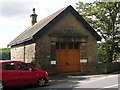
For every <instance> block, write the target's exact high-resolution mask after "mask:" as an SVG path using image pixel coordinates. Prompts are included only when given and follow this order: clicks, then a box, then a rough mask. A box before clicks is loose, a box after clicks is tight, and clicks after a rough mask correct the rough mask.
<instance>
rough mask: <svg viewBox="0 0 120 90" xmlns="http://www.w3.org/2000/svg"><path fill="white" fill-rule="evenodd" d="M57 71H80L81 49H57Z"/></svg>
mask: <svg viewBox="0 0 120 90" xmlns="http://www.w3.org/2000/svg"><path fill="white" fill-rule="evenodd" d="M56 62H57V64H56V70H57V73H63V72H75V71H80V50H79V49H57V50H56Z"/></svg>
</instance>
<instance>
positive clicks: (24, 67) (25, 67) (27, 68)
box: [17, 63, 33, 71]
mask: <svg viewBox="0 0 120 90" xmlns="http://www.w3.org/2000/svg"><path fill="white" fill-rule="evenodd" d="M17 65H18V70H28V71H33V68H32V67H30V66H28V65H27V64H23V63H17Z"/></svg>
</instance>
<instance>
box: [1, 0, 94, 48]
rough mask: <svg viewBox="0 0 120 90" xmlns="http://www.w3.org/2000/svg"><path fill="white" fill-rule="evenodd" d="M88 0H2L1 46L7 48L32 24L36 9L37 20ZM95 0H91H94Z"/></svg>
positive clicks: (90, 0)
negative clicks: (31, 20) (31, 19)
mask: <svg viewBox="0 0 120 90" xmlns="http://www.w3.org/2000/svg"><path fill="white" fill-rule="evenodd" d="M79 1H84V2H85V1H86V2H87V1H88V0H0V48H6V47H7V44H9V43H10V42H11V41H12V40H13V39H14V38H16V37H17V36H18V35H19V34H20V33H22V32H23V31H24V30H25V29H26V28H27V27H29V26H30V14H32V9H33V8H35V9H36V14H37V15H38V18H37V20H38V21H39V20H41V19H43V18H45V17H47V16H49V15H50V14H52V13H54V12H56V11H57V10H59V9H61V8H63V7H66V6H69V5H72V6H73V7H74V8H75V6H76V5H75V3H77V2H79ZM92 1H94V0H89V2H92Z"/></svg>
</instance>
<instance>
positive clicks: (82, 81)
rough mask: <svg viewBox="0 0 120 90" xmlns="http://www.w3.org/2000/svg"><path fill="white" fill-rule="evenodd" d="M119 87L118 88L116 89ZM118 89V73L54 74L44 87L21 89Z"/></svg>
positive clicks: (119, 77)
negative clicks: (87, 74)
mask: <svg viewBox="0 0 120 90" xmlns="http://www.w3.org/2000/svg"><path fill="white" fill-rule="evenodd" d="M118 88H119V89H118ZM61 89H62V90H67V89H68V90H120V74H113V75H89V76H67V77H65V76H54V77H51V78H50V82H49V84H48V85H47V86H45V87H28V88H24V89H22V90H61Z"/></svg>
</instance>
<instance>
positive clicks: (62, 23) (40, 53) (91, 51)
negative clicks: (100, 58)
mask: <svg viewBox="0 0 120 90" xmlns="http://www.w3.org/2000/svg"><path fill="white" fill-rule="evenodd" d="M66 30H71V31H72V30H74V32H79V33H81V34H82V35H85V36H87V37H88V38H87V43H86V44H87V49H86V50H87V60H88V63H91V62H97V45H96V42H97V40H96V38H95V37H94V36H93V35H92V34H91V32H90V31H89V30H87V29H86V28H85V26H84V25H83V24H82V23H81V22H80V21H79V20H78V19H77V18H76V17H74V16H73V15H72V14H71V13H68V14H66V15H65V16H64V17H63V18H62V19H60V20H59V21H58V22H56V23H55V25H54V26H53V27H51V28H50V29H49V30H47V32H45V34H43V35H42V36H39V37H37V39H36V48H35V51H36V55H35V56H36V57H35V59H36V61H37V62H38V63H40V65H41V66H42V69H44V70H46V71H49V72H55V70H56V67H55V65H51V59H56V58H53V56H52V57H51V53H53V52H51V44H52V43H53V42H56V40H55V41H52V40H51V37H50V36H49V35H50V33H54V32H65V31H66ZM54 57H56V56H54Z"/></svg>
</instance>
